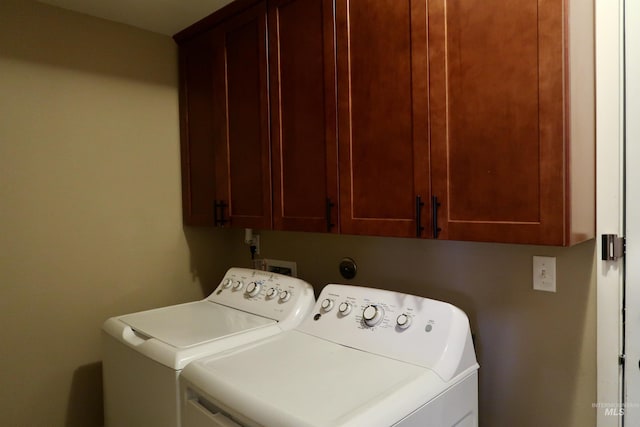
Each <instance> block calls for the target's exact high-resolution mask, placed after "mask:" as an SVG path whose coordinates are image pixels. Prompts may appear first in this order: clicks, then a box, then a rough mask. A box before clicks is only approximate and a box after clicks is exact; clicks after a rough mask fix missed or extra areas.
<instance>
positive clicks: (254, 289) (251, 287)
mask: <svg viewBox="0 0 640 427" xmlns="http://www.w3.org/2000/svg"><path fill="white" fill-rule="evenodd" d="M261 287H262V285H261V284H260V283H258V282H251V283H249V284H248V285H247V291H246V292H247V295H249V296H250V297H255V296H256V295H258V294H259V293H260V288H261Z"/></svg>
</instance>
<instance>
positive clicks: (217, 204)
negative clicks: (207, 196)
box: [213, 200, 229, 227]
mask: <svg viewBox="0 0 640 427" xmlns="http://www.w3.org/2000/svg"><path fill="white" fill-rule="evenodd" d="M227 206H228V205H227V204H226V203H225V202H224V200H214V201H213V225H215V226H220V227H222V226H224V225H225V224H226V223H228V222H229V220H228V219H225V218H224V208H226V207H227ZM218 209H219V210H220V212H218Z"/></svg>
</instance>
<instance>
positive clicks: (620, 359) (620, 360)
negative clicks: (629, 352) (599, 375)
mask: <svg viewBox="0 0 640 427" xmlns="http://www.w3.org/2000/svg"><path fill="white" fill-rule="evenodd" d="M626 358H627V356H625V355H624V354H621V355H619V356H618V365H620V366H624V361H625V360H626Z"/></svg>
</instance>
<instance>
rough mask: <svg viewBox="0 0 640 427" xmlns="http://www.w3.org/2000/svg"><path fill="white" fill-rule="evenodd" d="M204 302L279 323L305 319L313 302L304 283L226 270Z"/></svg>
mask: <svg viewBox="0 0 640 427" xmlns="http://www.w3.org/2000/svg"><path fill="white" fill-rule="evenodd" d="M207 300H208V301H212V302H216V303H218V304H222V305H225V306H228V307H232V308H236V309H238V310H243V311H246V312H249V313H253V314H257V315H260V316H264V317H267V318H269V319H274V320H278V321H285V320H287V319H291V318H298V317H301V316H305V315H306V314H308V312H309V310H311V308H312V307H313V304H314V303H315V298H314V294H313V287H312V286H311V285H310V284H308V283H307V282H304V281H302V280H300V279H297V278H295V277H291V276H284V275H281V274H277V273H272V272H268V271H263V270H252V269H247V268H231V269H229V270H228V271H227V273H226V274H225V276H224V278H223V279H222V280H221V281H220V284H219V285H218V287H217V288H216V290H215V291H213V293H212V294H211V295H209V297H208V298H207Z"/></svg>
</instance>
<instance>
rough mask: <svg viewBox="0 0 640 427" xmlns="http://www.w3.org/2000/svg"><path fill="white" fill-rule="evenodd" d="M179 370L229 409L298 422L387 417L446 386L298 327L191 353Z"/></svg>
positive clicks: (267, 421)
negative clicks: (223, 350) (246, 343)
mask: <svg viewBox="0 0 640 427" xmlns="http://www.w3.org/2000/svg"><path fill="white" fill-rule="evenodd" d="M183 378H185V379H186V380H187V382H188V383H191V384H193V385H194V386H195V387H196V389H197V392H198V393H203V397H204V399H205V400H210V401H211V402H212V403H213V405H216V404H218V405H220V406H221V407H224V408H229V409H231V411H230V415H231V416H234V414H233V412H236V414H240V415H241V416H243V417H247V418H249V419H252V420H253V421H254V422H256V423H258V424H261V425H262V424H264V425H278V426H296V427H303V426H305V427H310V426H327V425H332V426H346V425H349V426H352V425H353V426H355V425H373V424H376V425H392V424H393V423H394V422H396V421H398V420H399V419H401V418H402V417H403V416H405V415H406V414H408V413H410V412H412V411H413V410H415V409H417V408H418V407H419V406H420V405H422V404H424V403H425V402H427V401H429V400H430V399H432V398H433V397H434V396H436V395H437V394H439V393H441V392H442V391H443V390H444V389H445V388H446V387H447V386H448V384H445V383H443V381H442V380H441V379H440V378H439V377H438V376H437V375H436V374H435V373H433V372H432V371H430V370H429V369H426V368H424V367H420V366H417V365H413V364H409V363H404V362H400V361H397V360H393V359H389V358H386V357H382V356H378V355H375V354H372V353H367V352H364V351H360V350H356V349H353V348H349V347H346V346H342V345H339V344H335V343H332V342H330V341H326V340H323V339H319V338H317V337H313V336H310V335H307V334H305V333H302V332H299V331H288V332H284V333H283V334H280V335H277V336H275V337H272V338H269V339H268V340H266V341H263V342H261V343H258V344H256V345H254V346H252V347H251V348H248V349H243V350H242V351H238V352H232V353H231V354H229V355H228V357H227V356H222V357H219V356H218V357H216V356H213V357H210V358H206V359H202V360H198V361H195V362H193V363H191V364H190V365H188V366H187V367H186V368H185V370H184V371H183ZM371 420H375V422H374V423H373V424H372V423H370V422H369V421H371Z"/></svg>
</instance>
